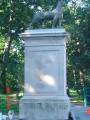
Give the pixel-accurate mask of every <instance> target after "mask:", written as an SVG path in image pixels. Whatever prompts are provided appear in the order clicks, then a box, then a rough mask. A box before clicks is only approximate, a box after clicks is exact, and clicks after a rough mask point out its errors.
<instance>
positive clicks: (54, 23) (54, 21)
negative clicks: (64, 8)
mask: <svg viewBox="0 0 90 120" xmlns="http://www.w3.org/2000/svg"><path fill="white" fill-rule="evenodd" d="M57 21H58V17H55V18H54V19H53V24H52V28H55V25H56V23H57Z"/></svg>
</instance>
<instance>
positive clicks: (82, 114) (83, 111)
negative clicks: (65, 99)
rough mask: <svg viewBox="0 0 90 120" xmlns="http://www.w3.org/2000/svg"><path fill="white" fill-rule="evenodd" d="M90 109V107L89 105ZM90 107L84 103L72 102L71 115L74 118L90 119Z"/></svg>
mask: <svg viewBox="0 0 90 120" xmlns="http://www.w3.org/2000/svg"><path fill="white" fill-rule="evenodd" d="M89 109H90V107H89ZM87 110H88V107H84V106H83V104H82V103H81V104H78V105H75V104H72V107H71V117H72V118H73V120H90V115H87Z"/></svg>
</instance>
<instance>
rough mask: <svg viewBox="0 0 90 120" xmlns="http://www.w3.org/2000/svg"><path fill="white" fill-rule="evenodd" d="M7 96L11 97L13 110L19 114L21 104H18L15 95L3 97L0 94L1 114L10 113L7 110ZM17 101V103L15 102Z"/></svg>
mask: <svg viewBox="0 0 90 120" xmlns="http://www.w3.org/2000/svg"><path fill="white" fill-rule="evenodd" d="M7 96H10V97H11V106H10V108H11V110H14V112H15V114H17V113H19V104H17V102H16V100H15V98H16V97H15V94H6V95H2V94H0V112H2V113H3V114H7V113H8V111H9V110H8V109H7V101H8V99H7ZM14 101H15V102H14Z"/></svg>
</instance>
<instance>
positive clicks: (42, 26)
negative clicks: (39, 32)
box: [40, 21, 44, 29]
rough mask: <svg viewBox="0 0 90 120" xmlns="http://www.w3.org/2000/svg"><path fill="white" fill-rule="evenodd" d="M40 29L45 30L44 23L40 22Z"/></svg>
mask: <svg viewBox="0 0 90 120" xmlns="http://www.w3.org/2000/svg"><path fill="white" fill-rule="evenodd" d="M40 28H42V29H44V21H40Z"/></svg>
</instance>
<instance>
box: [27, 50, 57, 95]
mask: <svg viewBox="0 0 90 120" xmlns="http://www.w3.org/2000/svg"><path fill="white" fill-rule="evenodd" d="M27 54H29V55H27V56H28V57H27V60H26V62H27V65H28V66H26V67H27V68H26V72H27V74H28V78H27V77H26V89H27V90H28V91H29V92H30V93H32V94H35V93H43V92H44V93H48V92H54V91H57V90H58V79H59V65H58V64H59V51H58V50H48V51H47V50H43V51H28V53H27Z"/></svg>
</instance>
